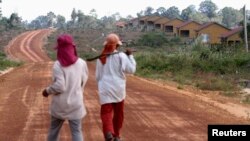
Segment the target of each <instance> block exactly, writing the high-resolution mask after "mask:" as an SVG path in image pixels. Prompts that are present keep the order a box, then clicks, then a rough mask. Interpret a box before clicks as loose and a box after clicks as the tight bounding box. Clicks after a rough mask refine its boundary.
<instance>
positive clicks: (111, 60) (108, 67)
mask: <svg viewBox="0 0 250 141" xmlns="http://www.w3.org/2000/svg"><path fill="white" fill-rule="evenodd" d="M114 52H117V50H115V51H114ZM135 70H136V62H135V59H134V57H133V55H129V56H127V55H126V54H125V53H117V54H113V55H110V56H108V57H107V61H106V64H104V65H103V64H102V63H101V61H100V60H99V59H98V60H97V62H96V80H97V82H98V91H99V93H98V94H99V99H100V104H106V103H117V102H121V101H122V100H124V99H125V97H126V77H125V74H126V73H128V74H133V73H134V72H135Z"/></svg>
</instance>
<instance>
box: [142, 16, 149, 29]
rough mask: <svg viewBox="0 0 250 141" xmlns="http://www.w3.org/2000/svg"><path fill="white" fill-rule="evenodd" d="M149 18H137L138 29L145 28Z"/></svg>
mask: <svg viewBox="0 0 250 141" xmlns="http://www.w3.org/2000/svg"><path fill="white" fill-rule="evenodd" d="M149 17H150V16H143V17H140V18H139V29H140V30H142V29H144V28H146V25H147V21H146V20H147V19H148V18H149Z"/></svg>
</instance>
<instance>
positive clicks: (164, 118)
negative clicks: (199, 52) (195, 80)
mask: <svg viewBox="0 0 250 141" xmlns="http://www.w3.org/2000/svg"><path fill="white" fill-rule="evenodd" d="M49 32H50V30H37V31H29V32H26V33H23V34H21V35H20V36H18V37H17V38H15V39H13V40H12V41H11V42H10V44H9V45H8V46H7V47H6V52H7V53H8V55H9V57H10V58H12V59H20V60H23V61H25V62H27V63H25V65H23V66H21V67H18V68H16V69H13V70H12V71H10V72H9V73H6V74H4V75H2V76H0V92H1V93H0V101H1V102H0V117H1V118H0V127H1V128H0V141H45V140H46V135H47V131H48V126H49V113H48V106H49V101H50V98H49V99H47V98H43V97H42V95H41V91H42V90H43V88H45V86H47V85H48V84H49V83H50V81H51V66H52V64H53V62H51V61H50V59H49V58H48V57H47V56H46V54H45V53H44V51H43V49H42V45H43V41H44V40H43V38H44V37H46V36H47V35H48V34H49ZM88 67H89V72H90V76H89V80H88V82H87V86H86V89H85V93H84V97H85V100H84V101H85V103H86V106H87V111H88V115H87V116H86V117H85V118H84V120H83V127H84V129H83V130H84V138H85V141H102V140H103V139H102V132H101V121H100V117H99V109H100V105H99V102H98V95H97V86H96V82H95V77H94V72H95V65H94V64H93V63H88ZM230 104H232V103H230ZM230 104H228V103H227V102H218V101H215V100H213V99H212V98H211V97H207V96H201V95H198V94H197V93H191V92H185V91H180V90H177V89H176V88H174V87H171V86H168V85H165V86H164V85H161V84H159V83H155V82H150V81H147V80H144V79H141V78H138V77H135V76H128V82H127V98H126V101H125V122H124V127H123V130H122V139H123V140H124V141H206V140H207V125H208V124H219V123H220V124H241V123H249V120H247V119H246V118H241V117H240V116H243V117H246V113H245V112H244V110H243V112H240V111H242V110H241V109H239V108H246V107H243V106H241V105H236V104H234V105H233V106H231V107H230V106H228V105H230ZM233 107H234V109H233ZM235 109H236V110H235ZM236 115H238V116H236ZM69 140H71V137H70V131H69V128H68V124H67V122H66V123H65V124H64V126H63V130H62V132H61V141H69Z"/></svg>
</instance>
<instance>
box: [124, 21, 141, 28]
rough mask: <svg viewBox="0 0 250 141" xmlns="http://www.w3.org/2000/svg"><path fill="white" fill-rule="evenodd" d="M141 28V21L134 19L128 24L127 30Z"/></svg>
mask: <svg viewBox="0 0 250 141" xmlns="http://www.w3.org/2000/svg"><path fill="white" fill-rule="evenodd" d="M138 26H139V19H138V18H134V19H131V20H130V21H128V22H127V23H126V29H136V28H138Z"/></svg>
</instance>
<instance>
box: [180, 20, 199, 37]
mask: <svg viewBox="0 0 250 141" xmlns="http://www.w3.org/2000/svg"><path fill="white" fill-rule="evenodd" d="M200 26H201V24H200V23H198V22H196V21H186V22H184V23H182V24H180V25H179V26H177V27H176V28H177V33H178V36H179V37H184V38H188V39H194V38H195V37H196V31H195V30H196V29H198V28H199V27H200Z"/></svg>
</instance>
